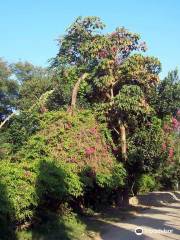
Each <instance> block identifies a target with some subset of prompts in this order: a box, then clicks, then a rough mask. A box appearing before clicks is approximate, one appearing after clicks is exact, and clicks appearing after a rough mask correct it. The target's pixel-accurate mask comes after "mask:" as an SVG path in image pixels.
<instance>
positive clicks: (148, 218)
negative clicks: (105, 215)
mask: <svg viewBox="0 0 180 240" xmlns="http://www.w3.org/2000/svg"><path fill="white" fill-rule="evenodd" d="M104 223H105V228H104V230H103V232H102V233H100V235H99V236H98V237H97V238H96V240H136V239H145V240H146V239H147V240H149V239H153V240H156V239H157V240H166V239H172V240H180V201H179V202H178V201H177V202H175V203H167V204H166V205H165V206H158V207H157V206H156V207H155V206H154V207H151V208H149V209H146V210H144V211H141V212H139V213H137V214H136V216H134V217H133V216H132V217H128V218H127V219H123V220H119V221H114V220H107V219H106V220H105V221H104ZM138 227H139V228H141V229H142V230H143V233H142V234H141V235H137V234H136V233H135V229H136V228H138Z"/></svg>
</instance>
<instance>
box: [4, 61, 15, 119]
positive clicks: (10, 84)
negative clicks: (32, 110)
mask: <svg viewBox="0 0 180 240" xmlns="http://www.w3.org/2000/svg"><path fill="white" fill-rule="evenodd" d="M11 75H12V72H11V68H10V66H9V65H8V64H7V63H6V62H5V61H4V60H2V59H1V58H0V121H2V120H3V119H5V118H6V117H7V116H8V115H9V114H10V113H12V111H13V110H15V109H16V103H17V102H16V100H17V97H18V89H19V85H18V83H17V81H15V80H13V79H12V76H11Z"/></svg>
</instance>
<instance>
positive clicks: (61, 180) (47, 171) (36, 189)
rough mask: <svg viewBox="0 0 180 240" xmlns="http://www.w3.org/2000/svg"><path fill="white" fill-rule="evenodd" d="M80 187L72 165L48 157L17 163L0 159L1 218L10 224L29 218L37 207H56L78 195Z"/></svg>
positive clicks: (51, 208) (55, 208)
mask: <svg viewBox="0 0 180 240" xmlns="http://www.w3.org/2000/svg"><path fill="white" fill-rule="evenodd" d="M82 187H83V184H82V183H81V182H80V179H79V177H78V175H77V174H76V173H75V171H74V165H73V164H67V163H66V164H65V163H61V164H57V162H54V161H52V160H49V159H46V160H41V159H36V161H31V162H28V161H26V162H23V163H19V164H17V163H11V162H8V161H1V162H0V191H1V194H0V206H1V208H0V215H1V218H2V219H3V218H5V219H6V221H7V219H9V221H10V222H13V223H14V224H21V223H24V222H25V221H29V220H32V219H33V217H34V216H35V217H37V216H38V213H37V210H38V209H41V210H43V211H51V210H52V211H53V210H57V207H58V204H60V203H62V202H63V201H64V202H65V201H68V200H69V199H70V198H71V197H73V196H74V197H77V196H79V195H81V194H82ZM5 191H6V195H5V193H4V192H5ZM9 203H11V204H9ZM47 206H48V208H46V207H47Z"/></svg>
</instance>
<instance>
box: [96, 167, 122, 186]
mask: <svg viewBox="0 0 180 240" xmlns="http://www.w3.org/2000/svg"><path fill="white" fill-rule="evenodd" d="M125 177H126V171H125V169H124V167H123V165H122V164H121V163H118V164H115V165H114V167H113V169H112V170H111V172H109V173H107V172H106V173H97V175H96V183H97V185H98V186H99V187H102V188H109V189H117V188H119V187H122V186H123V185H124V184H125V181H124V180H125Z"/></svg>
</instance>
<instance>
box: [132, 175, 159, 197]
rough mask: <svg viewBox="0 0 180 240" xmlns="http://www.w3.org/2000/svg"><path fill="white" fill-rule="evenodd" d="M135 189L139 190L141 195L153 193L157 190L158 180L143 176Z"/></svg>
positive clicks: (138, 180)
mask: <svg viewBox="0 0 180 240" xmlns="http://www.w3.org/2000/svg"><path fill="white" fill-rule="evenodd" d="M135 188H137V192H139V193H148V192H151V191H153V190H155V189H157V182H156V179H155V178H154V176H151V175H147V174H143V175H141V176H140V177H139V178H138V179H137V181H136V185H135Z"/></svg>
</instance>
